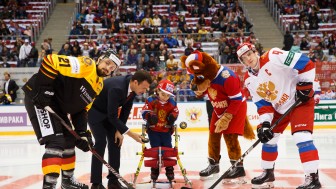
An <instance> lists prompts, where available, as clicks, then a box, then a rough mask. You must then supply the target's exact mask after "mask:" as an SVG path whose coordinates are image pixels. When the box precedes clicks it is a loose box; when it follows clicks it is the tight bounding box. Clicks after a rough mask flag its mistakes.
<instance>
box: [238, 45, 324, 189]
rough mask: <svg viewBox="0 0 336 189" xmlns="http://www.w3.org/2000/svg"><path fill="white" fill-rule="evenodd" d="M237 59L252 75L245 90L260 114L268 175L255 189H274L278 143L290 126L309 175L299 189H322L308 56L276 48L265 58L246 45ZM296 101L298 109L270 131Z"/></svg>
mask: <svg viewBox="0 0 336 189" xmlns="http://www.w3.org/2000/svg"><path fill="white" fill-rule="evenodd" d="M237 55H238V58H239V60H240V61H241V63H243V64H244V65H245V66H246V68H247V70H248V72H246V75H245V86H246V87H247V88H248V90H249V92H250V93H251V96H252V100H253V102H254V103H255V104H256V106H257V110H258V114H259V122H260V124H259V126H258V129H257V133H258V138H259V139H260V141H261V143H262V152H261V158H262V162H261V166H262V168H263V169H264V172H263V173H262V174H261V175H260V176H258V177H255V178H253V179H252V181H251V183H252V185H253V186H252V188H270V187H273V181H274V180H275V177H274V165H275V161H276V159H277V156H278V147H277V143H278V141H279V137H280V135H281V133H282V132H283V131H284V130H285V128H286V127H287V125H288V124H289V123H290V125H291V133H292V135H293V138H294V141H295V143H296V145H297V147H298V151H299V154H300V159H301V162H302V164H303V170H304V173H305V175H306V176H305V182H304V183H303V184H302V185H300V186H298V187H297V189H318V188H321V184H320V182H319V176H318V163H319V156H318V150H317V149H316V147H315V145H314V143H313V137H312V133H313V128H314V104H315V103H314V99H313V98H312V97H313V95H314V90H313V81H314V78H315V64H314V62H312V61H311V60H310V59H309V58H308V57H307V56H306V55H304V54H301V53H294V52H291V51H283V50H281V49H279V48H272V49H271V50H269V51H268V52H266V53H265V54H263V55H262V56H259V55H258V52H257V51H256V49H255V47H254V45H252V44H250V43H242V44H240V45H239V46H238V48H237ZM296 100H300V101H301V102H302V104H300V105H298V106H297V107H296V108H294V109H293V110H292V112H291V113H290V114H289V115H288V116H286V117H285V118H284V119H283V120H282V121H281V122H280V123H279V124H278V125H277V126H276V127H275V128H274V129H273V130H271V129H270V127H271V125H272V123H274V122H275V121H276V120H277V119H279V117H280V116H281V115H282V114H283V113H284V112H286V111H287V110H288V108H289V107H291V106H292V105H293V104H294V102H295V101H296Z"/></svg>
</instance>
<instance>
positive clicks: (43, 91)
mask: <svg viewBox="0 0 336 189" xmlns="http://www.w3.org/2000/svg"><path fill="white" fill-rule="evenodd" d="M54 94H55V93H54V89H53V88H52V87H40V89H39V91H38V92H37V94H36V95H35V96H34V97H33V98H32V100H33V103H34V105H35V106H36V107H37V108H39V109H44V107H46V106H50V105H51V103H52V98H53V97H54Z"/></svg>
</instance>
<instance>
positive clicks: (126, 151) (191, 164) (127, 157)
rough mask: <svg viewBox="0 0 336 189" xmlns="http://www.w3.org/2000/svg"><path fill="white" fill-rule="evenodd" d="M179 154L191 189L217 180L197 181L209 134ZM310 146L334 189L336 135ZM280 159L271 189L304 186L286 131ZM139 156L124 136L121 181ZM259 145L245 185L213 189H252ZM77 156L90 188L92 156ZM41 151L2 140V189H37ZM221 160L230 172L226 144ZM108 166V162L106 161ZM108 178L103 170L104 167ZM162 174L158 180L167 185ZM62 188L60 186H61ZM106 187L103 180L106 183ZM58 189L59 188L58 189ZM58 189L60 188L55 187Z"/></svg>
mask: <svg viewBox="0 0 336 189" xmlns="http://www.w3.org/2000/svg"><path fill="white" fill-rule="evenodd" d="M179 134H180V141H179V151H182V152H184V155H182V156H181V160H182V164H183V166H184V167H185V168H186V169H187V176H188V178H189V179H190V180H191V181H192V183H193V186H192V188H195V189H202V188H209V187H210V186H211V185H212V184H213V183H214V181H215V180H206V181H201V180H200V178H199V176H198V172H199V171H200V170H201V169H204V168H205V167H206V166H207V141H208V133H207V131H188V128H187V129H185V130H184V131H183V132H179ZM314 140H315V141H314V142H315V145H316V146H317V148H318V150H319V156H320V171H319V174H320V181H321V183H322V185H323V188H336V155H335V153H336V147H335V145H336V130H333V129H317V130H316V131H315V133H314ZM240 141H241V145H242V150H243V152H245V151H246V150H247V149H248V148H249V147H250V146H251V145H252V143H253V142H254V141H248V140H246V139H244V138H240ZM278 149H279V156H278V160H277V162H276V165H275V167H276V171H275V176H276V181H275V188H296V187H297V186H298V185H300V184H301V183H302V182H303V180H304V176H303V172H302V166H301V163H300V160H299V154H298V151H297V147H296V145H295V144H294V142H293V140H292V137H291V135H290V133H289V131H288V130H287V131H285V133H284V134H283V135H282V137H281V139H280V142H279V148H278ZM140 151H141V145H140V144H137V143H135V142H134V141H133V140H131V139H130V138H129V137H128V136H125V140H124V143H123V146H122V160H121V168H120V172H121V175H122V176H123V177H124V178H125V179H126V180H127V181H131V180H132V177H133V174H134V173H135V171H136V168H137V166H138V163H139V159H140V156H137V155H136V152H140ZM260 151H261V145H260V144H259V145H258V146H257V147H256V148H255V149H254V150H253V151H252V152H251V153H250V154H249V155H248V156H247V157H246V159H245V161H244V165H245V169H246V173H247V175H246V181H247V184H244V185H224V184H222V183H220V184H218V186H217V187H216V188H243V189H245V188H251V183H250V180H251V178H253V177H255V176H258V175H259V174H260V173H261V169H260ZM76 152H77V166H76V167H77V169H76V171H75V175H76V177H77V178H78V179H79V180H80V181H81V182H84V183H86V184H89V183H90V180H89V177H90V160H91V153H90V152H86V153H84V152H81V151H80V150H76ZM43 153H44V147H43V146H40V145H39V144H38V143H37V141H36V139H35V137H34V136H32V135H29V136H0V189H23V188H24V189H39V188H41V187H42V172H41V155H42V154H43ZM221 153H222V159H221V163H220V168H221V173H224V172H225V171H226V170H227V169H228V168H229V167H230V165H229V160H228V157H227V153H226V149H225V144H224V141H223V142H222V150H221ZM104 159H105V160H107V157H104ZM149 171H150V168H148V167H144V166H143V167H142V168H141V173H140V175H139V178H138V184H137V185H136V188H140V189H144V188H151V184H145V183H146V182H148V181H149V180H150V177H149ZM104 172H105V174H106V172H107V168H106V167H104ZM175 178H176V180H177V183H175V184H174V188H180V187H181V186H184V183H180V182H183V177H182V176H181V174H180V171H179V170H178V167H175ZM165 179H166V177H165V175H164V169H162V172H161V175H160V177H159V180H162V181H165ZM59 183H60V180H59ZM103 183H104V184H105V185H106V183H107V180H106V178H104V180H103ZM58 185H59V184H58ZM157 187H158V188H169V185H168V184H158V185H157ZM58 188H60V187H58Z"/></svg>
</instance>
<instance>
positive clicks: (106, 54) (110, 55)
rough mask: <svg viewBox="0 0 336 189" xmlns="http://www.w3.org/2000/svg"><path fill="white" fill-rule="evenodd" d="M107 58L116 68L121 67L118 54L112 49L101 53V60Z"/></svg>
mask: <svg viewBox="0 0 336 189" xmlns="http://www.w3.org/2000/svg"><path fill="white" fill-rule="evenodd" d="M104 58H108V59H110V60H112V61H113V62H114V63H115V64H116V65H117V66H118V67H119V66H120V65H121V61H120V59H119V57H118V54H117V53H116V52H115V51H114V50H113V49H110V48H109V49H107V50H106V51H105V52H103V56H102V59H104Z"/></svg>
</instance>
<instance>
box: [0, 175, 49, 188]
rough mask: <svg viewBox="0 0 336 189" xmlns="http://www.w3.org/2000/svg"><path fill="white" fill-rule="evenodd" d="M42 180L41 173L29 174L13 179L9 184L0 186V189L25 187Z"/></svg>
mask: <svg viewBox="0 0 336 189" xmlns="http://www.w3.org/2000/svg"><path fill="white" fill-rule="evenodd" d="M42 180H43V175H30V176H27V177H24V178H21V179H19V180H16V181H13V182H11V183H9V184H6V185H4V186H1V187H0V189H14V188H25V187H28V186H31V185H33V184H36V183H38V182H41V181H42Z"/></svg>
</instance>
